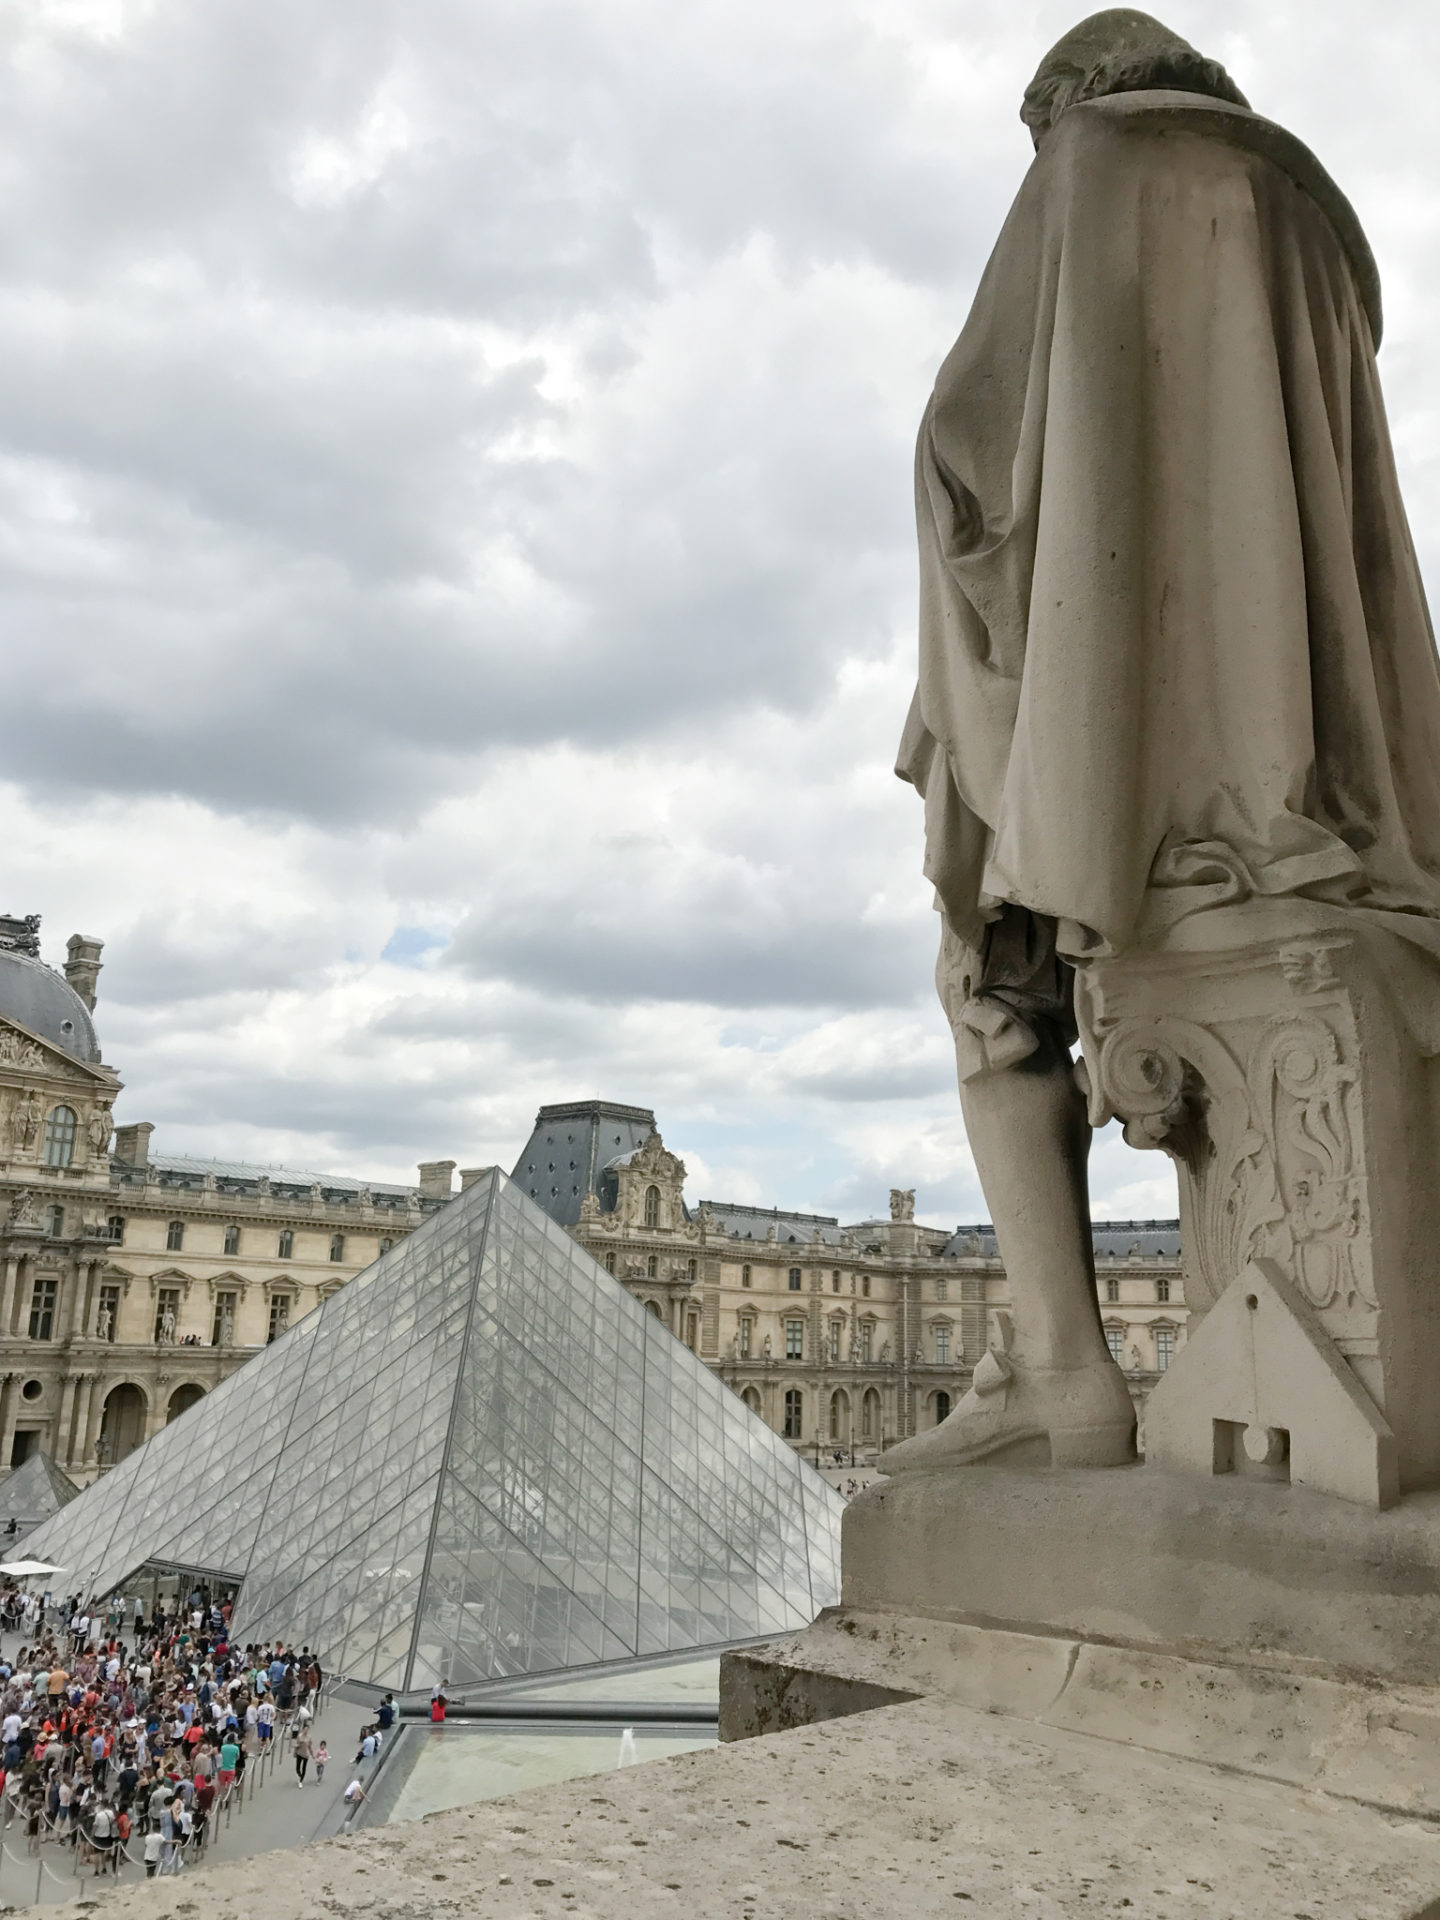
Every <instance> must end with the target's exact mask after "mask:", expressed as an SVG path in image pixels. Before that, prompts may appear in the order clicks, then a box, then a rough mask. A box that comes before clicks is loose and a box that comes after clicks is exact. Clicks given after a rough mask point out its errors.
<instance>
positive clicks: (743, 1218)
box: [700, 1200, 845, 1247]
mask: <svg viewBox="0 0 1440 1920" xmlns="http://www.w3.org/2000/svg"><path fill="white" fill-rule="evenodd" d="M700 1204H701V1206H702V1207H708V1208H709V1209H710V1212H711V1213H712V1214H713V1215H714V1217H715V1220H716V1222H717V1224H718V1225H720V1226H722V1227H723V1228H724V1229H725V1231H726V1233H733V1234H735V1235H736V1236H737V1238H739V1239H741V1240H768V1239H769V1237H770V1229H771V1227H774V1228H775V1237H776V1239H777V1240H778V1241H779V1242H780V1244H781V1245H782V1246H789V1245H792V1244H793V1245H795V1246H797V1247H800V1246H809V1245H811V1244H813V1242H814V1239H815V1234H816V1232H817V1231H818V1232H819V1234H820V1238H821V1239H822V1240H823V1241H824V1243H825V1245H826V1246H829V1247H838V1246H839V1245H840V1242H841V1241H842V1240H843V1239H844V1237H845V1229H844V1228H843V1227H842V1226H841V1225H840V1222H839V1221H838V1220H837V1219H836V1218H835V1217H834V1216H833V1215H832V1214H828V1213H787V1212H785V1211H784V1210H783V1209H782V1208H780V1207H744V1206H738V1205H735V1204H732V1203H731V1202H730V1201H728V1200H702V1201H701V1202H700Z"/></svg>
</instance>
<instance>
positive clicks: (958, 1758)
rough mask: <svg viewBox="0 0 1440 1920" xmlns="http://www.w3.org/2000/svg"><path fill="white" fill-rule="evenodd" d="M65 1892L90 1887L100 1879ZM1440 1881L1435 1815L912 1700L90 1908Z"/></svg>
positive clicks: (1251, 1888) (508, 1910) (779, 1909)
mask: <svg viewBox="0 0 1440 1920" xmlns="http://www.w3.org/2000/svg"><path fill="white" fill-rule="evenodd" d="M77 1885H79V1886H80V1887H81V1889H82V1891H83V1893H84V1894H86V1895H89V1894H92V1893H93V1892H94V1890H95V1888H96V1887H97V1886H98V1885H99V1883H97V1882H82V1883H77ZM1437 1896H1440V1831H1437V1830H1436V1829H1434V1828H1432V1827H1429V1826H1426V1825H1422V1824H1421V1823H1419V1822H1416V1821H1396V1820H1394V1819H1390V1818H1387V1817H1386V1816H1384V1815H1382V1814H1378V1813H1375V1812H1372V1811H1370V1810H1369V1809H1367V1808H1363V1807H1358V1806H1354V1805H1347V1804H1346V1803H1345V1802H1343V1801H1337V1800H1322V1799H1320V1798H1318V1797H1317V1796H1314V1795H1311V1794H1306V1793H1303V1792H1301V1791H1298V1790H1297V1789H1295V1788H1293V1787H1290V1786H1286V1785H1282V1784H1279V1783H1277V1782H1274V1781H1270V1780H1257V1779H1240V1778H1237V1777H1236V1776H1235V1775H1233V1774H1227V1773H1224V1772H1221V1771H1220V1770H1218V1769H1216V1768H1213V1767H1208V1766H1204V1765H1199V1764H1196V1763H1195V1762H1193V1761H1189V1760H1181V1759H1175V1758H1172V1757H1170V1756H1168V1755H1165V1754H1156V1753H1146V1752H1140V1751H1137V1750H1136V1749H1134V1748H1131V1747H1127V1746H1123V1745H1117V1744H1116V1743H1115V1742H1114V1741H1112V1740H1110V1739H1097V1738H1094V1737H1093V1736H1091V1735H1089V1734H1081V1733H1075V1732H1072V1731H1070V1730H1069V1729H1067V1728H1057V1727H1047V1726H1042V1725H1039V1724H1036V1723H1023V1722H1021V1721H1018V1720H1013V1719H1006V1718H1003V1717H1000V1716H997V1715H994V1714H987V1713H977V1712H974V1711H971V1710H969V1709H967V1708H965V1707H963V1706H960V1705H957V1704H956V1703H955V1702H954V1701H951V1700H938V1699H927V1700H920V1701H914V1702H910V1703H908V1704H905V1705H901V1706H894V1707H885V1708H882V1709H880V1710H878V1711H874V1712H869V1713H862V1714H855V1715H851V1716H850V1717H848V1718H846V1719H841V1720H833V1721H831V1722H829V1723H828V1724H827V1725H825V1726H820V1727H811V1728H798V1729H796V1730H794V1731H792V1732H789V1733H781V1734H774V1735H772V1736H770V1737H769V1738H766V1739H757V1740H745V1741H741V1742H740V1743H739V1744H737V1745H735V1746H722V1747H718V1748H712V1749H711V1750H710V1751H708V1752H706V1753H696V1754H685V1755H681V1756H679V1757H678V1758H676V1759H673V1760H658V1761H652V1762H651V1763H649V1764H648V1765H646V1766H641V1767H632V1768H627V1769H626V1770H625V1771H623V1772H621V1773H615V1774H607V1775H602V1776H600V1777H598V1778H593V1779H588V1780H575V1781H569V1782H567V1783H566V1784H564V1785H563V1786H556V1787H546V1788H541V1789H538V1790H536V1791H535V1792H531V1793H525V1794H517V1795H515V1796H514V1797H513V1798H511V1799H508V1800H502V1801H494V1802H491V1803H490V1804H488V1805H484V1806H479V1807H473V1808H468V1809H464V1810H461V1811H459V1812H455V1813H445V1814H438V1815H433V1816H432V1817H431V1818H429V1819H427V1820H423V1821H416V1822H413V1823H409V1824H406V1825H402V1826H394V1827H383V1828H379V1829H377V1830H375V1831H373V1832H369V1833H362V1834H359V1835H357V1836H355V1837H354V1838H350V1839H343V1840H334V1841H327V1842H323V1843H321V1844H319V1845H315V1846H310V1847H302V1848H298V1849H296V1850H295V1851H294V1852H291V1853H287V1854H285V1855H284V1856H283V1858H282V1857H280V1856H277V1855H275V1854H273V1853H272V1854H267V1855H260V1856H258V1857H256V1858H254V1859H250V1860H245V1861H240V1862H236V1863H232V1864H229V1865H225V1866H217V1867H214V1868H201V1869H199V1870H198V1871H194V1872H187V1873H185V1874H183V1875H182V1876H180V1877H179V1878H178V1879H176V1880H157V1881H146V1882H142V1883H140V1884H138V1885H135V1886H131V1887H127V1888H124V1889H121V1890H118V1891H116V1892H112V1893H108V1894H100V1895H98V1897H97V1898H96V1901H95V1905H94V1907H93V1908H92V1909H91V1910H92V1911H93V1912H95V1913H96V1914H97V1916H98V1920H194V1916H196V1915H197V1914H199V1915H214V1916H216V1920H302V1916H303V1920H315V1917H316V1916H325V1915H331V1914H334V1915H337V1916H343V1917H344V1920H441V1917H442V1916H443V1917H444V1920H450V1917H451V1916H453V1917H454V1920H472V1916H473V1920H521V1917H522V1916H532V1915H533V1916H543V1917H544V1920H551V1916H559V1915H574V1916H578V1917H579V1920H648V1917H649V1916H651V1915H655V1916H660V1917H661V1920H695V1917H698V1920H712V1916H713V1920H721V1917H722V1916H723V1917H724V1920H745V1917H746V1916H749V1917H750V1920H770V1916H775V1915H788V1916H794V1920H895V1916H896V1915H897V1914H905V1915H912V1916H918V1917H920V1920H930V1916H936V1915H942V1914H943V1915H948V1916H952V1920H953V1916H955V1915H956V1914H965V1913H973V1914H976V1915H977V1916H983V1917H984V1920H1070V1917H1071V1916H1073V1915H1076V1914H1088V1913H1094V1914H1111V1913H1115V1914H1118V1913H1120V1912H1122V1911H1123V1912H1125V1913H1127V1914H1130V1913H1134V1914H1138V1915H1144V1916H1147V1917H1148V1920H1159V1916H1161V1915H1163V1916H1164V1917H1165V1920H1295V1916H1296V1915H1297V1914H1298V1915H1304V1916H1307V1920H1437V1916H1440V1898H1437ZM34 1911H36V1912H37V1913H38V1911H39V1910H38V1909H37V1910H34Z"/></svg>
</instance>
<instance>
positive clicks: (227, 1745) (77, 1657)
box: [0, 1591, 329, 1874]
mask: <svg viewBox="0 0 1440 1920" xmlns="http://www.w3.org/2000/svg"><path fill="white" fill-rule="evenodd" d="M229 1617H230V1607H229V1604H228V1602H223V1601H212V1600H211V1599H210V1598H209V1597H208V1596H207V1595H206V1594H204V1593H202V1592H200V1591H196V1592H193V1593H192V1594H191V1595H190V1597H189V1601H188V1603H187V1604H186V1605H184V1606H181V1607H179V1608H178V1609H177V1610H176V1611H175V1612H172V1613H168V1614H167V1613H166V1612H165V1611H164V1609H163V1608H157V1609H155V1610H154V1611H153V1612H151V1613H150V1615H149V1617H148V1618H147V1610H146V1608H145V1606H144V1604H143V1602H142V1601H140V1600H138V1599H137V1600H133V1601H128V1602H127V1601H126V1600H125V1599H124V1598H122V1597H121V1596H120V1595H118V1594H117V1595H113V1596H111V1598H110V1599H109V1601H108V1602H106V1603H105V1605H104V1606H102V1607H99V1608H97V1609H93V1610H92V1609H91V1607H89V1606H88V1605H86V1604H85V1603H84V1602H83V1601H82V1600H81V1598H80V1597H79V1596H78V1595H77V1596H74V1597H72V1598H71V1599H70V1600H69V1601H68V1602H67V1603H65V1604H64V1605H62V1606H58V1607H46V1606H44V1605H42V1604H41V1603H40V1602H39V1601H37V1599H36V1597H35V1596H34V1595H22V1594H18V1593H15V1592H7V1593H4V1594H0V1620H3V1622H4V1623H5V1624H6V1625H7V1626H10V1627H11V1628H12V1630H13V1631H17V1632H20V1633H21V1634H22V1635H24V1636H25V1641H26V1644H24V1645H23V1646H22V1647H21V1648H20V1650H19V1653H18V1655H17V1656H16V1658H15V1659H14V1660H13V1661H12V1660H10V1659H0V1742H3V1753H0V1763H3V1771H0V1793H3V1796H4V1801H5V1802H6V1803H8V1807H9V1810H10V1811H9V1821H10V1823H11V1824H12V1825H13V1824H14V1823H15V1822H16V1821H18V1822H20V1823H21V1825H22V1829H23V1831H24V1832H25V1833H26V1834H27V1835H28V1836H29V1837H30V1838H31V1839H32V1840H33V1841H38V1840H40V1839H43V1838H47V1837H48V1838H52V1839H56V1840H59V1841H61V1842H63V1843H65V1844H67V1845H70V1846H79V1847H83V1848H85V1849H86V1850H87V1851H88V1852H89V1853H90V1855H91V1856H92V1857H93V1858H94V1860H95V1863H96V1866H97V1869H98V1870H100V1871H106V1870H113V1871H115V1872H118V1871H119V1863H120V1859H121V1857H122V1855H124V1856H126V1857H129V1858H131V1859H135V1860H139V1859H141V1858H143V1860H144V1863H145V1870H146V1872H147V1873H148V1874H157V1873H178V1872H179V1871H180V1869H181V1867H182V1866H183V1864H184V1861H185V1859H186V1857H187V1856H189V1855H193V1854H194V1853H196V1852H198V1851H199V1850H200V1849H202V1848H203V1847H204V1845H205V1843H206V1839H207V1837H208V1834H209V1833H210V1832H211V1831H212V1830H213V1824H214V1822H215V1820H216V1818H217V1816H218V1815H219V1813H220V1812H221V1811H223V1810H224V1808H225V1806H226V1803H227V1799H228V1796H230V1795H231V1794H233V1793H235V1792H236V1791H237V1790H238V1789H239V1787H240V1785H241V1783H242V1782H243V1780H244V1777H245V1769H246V1766H247V1765H253V1764H254V1763H255V1760H256V1758H257V1757H258V1756H259V1755H261V1754H262V1753H263V1752H264V1751H265V1749H266V1746H267V1744H268V1743H271V1742H274V1743H277V1744H278V1742H279V1741H280V1740H281V1739H282V1738H284V1737H285V1736H286V1735H287V1734H288V1735H289V1736H290V1739H291V1745H292V1751H293V1753H294V1756H295V1760H296V1771H297V1775H298V1778H299V1781H300V1783H301V1784H302V1785H303V1784H304V1781H305V1776H306V1772H307V1771H308V1769H309V1767H310V1766H312V1765H313V1767H314V1769H315V1777H316V1778H317V1779H320V1780H323V1778H324V1775H325V1763H326V1761H327V1760H328V1758H329V1755H328V1753H327V1751H326V1748H325V1743H324V1741H323V1740H321V1741H317V1740H315V1739H314V1737H313V1724H312V1723H313V1720H314V1715H315V1710H316V1708H317V1706H318V1704H319V1698H320V1691H321V1688H322V1686H323V1684H324V1674H323V1673H322V1671H321V1666H320V1661H319V1659H318V1657H317V1656H316V1655H315V1654H313V1653H312V1652H311V1650H310V1649H309V1647H301V1648H299V1649H296V1648H294V1647H289V1646H286V1645H285V1644H284V1643H283V1642H281V1641H276V1642H275V1643H273V1644H272V1645H268V1646H254V1645H252V1646H246V1647H243V1648H241V1647H232V1646H231V1644H230V1638H229Z"/></svg>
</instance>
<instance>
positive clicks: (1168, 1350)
mask: <svg viewBox="0 0 1440 1920" xmlns="http://www.w3.org/2000/svg"><path fill="white" fill-rule="evenodd" d="M1174 1358H1175V1329H1174V1328H1173V1327H1156V1329H1155V1371H1156V1372H1157V1373H1164V1371H1165V1369H1166V1368H1167V1367H1168V1366H1169V1365H1170V1362H1171V1361H1172V1360H1173V1359H1174Z"/></svg>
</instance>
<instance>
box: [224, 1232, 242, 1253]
mask: <svg viewBox="0 0 1440 1920" xmlns="http://www.w3.org/2000/svg"><path fill="white" fill-rule="evenodd" d="M225 1251H226V1253H239V1251H240V1229H239V1228H238V1227H227V1228H226V1229H225Z"/></svg>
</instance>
